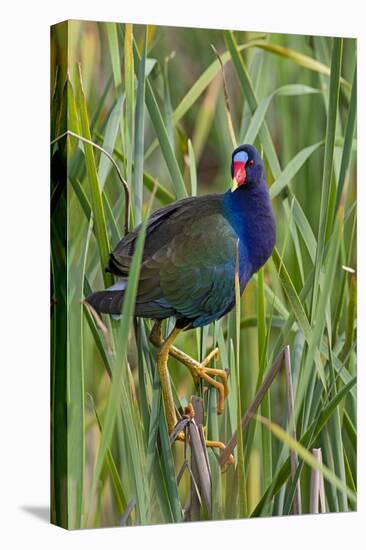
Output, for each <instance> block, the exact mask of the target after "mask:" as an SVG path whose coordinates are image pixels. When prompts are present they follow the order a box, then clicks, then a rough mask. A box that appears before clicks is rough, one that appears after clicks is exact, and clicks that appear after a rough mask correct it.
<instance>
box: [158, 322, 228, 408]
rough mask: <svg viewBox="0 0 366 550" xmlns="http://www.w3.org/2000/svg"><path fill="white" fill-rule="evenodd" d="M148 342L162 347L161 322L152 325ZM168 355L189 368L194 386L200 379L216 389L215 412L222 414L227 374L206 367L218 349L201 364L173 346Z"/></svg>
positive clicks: (226, 393) (225, 395)
mask: <svg viewBox="0 0 366 550" xmlns="http://www.w3.org/2000/svg"><path fill="white" fill-rule="evenodd" d="M150 341H151V342H152V343H153V344H154V345H155V346H156V347H161V346H162V345H163V342H164V340H163V337H162V335H161V321H156V323H155V324H154V326H153V329H152V331H151V334H150ZM168 353H169V355H170V356H171V357H174V358H175V359H178V361H180V362H181V363H183V365H185V366H186V367H188V368H189V370H190V372H191V375H192V377H193V380H194V382H195V384H197V383H198V381H199V379H200V378H202V379H203V380H205V381H206V382H207V383H208V384H210V385H211V386H214V387H215V388H216V389H217V391H218V402H217V412H218V414H222V413H223V412H224V401H225V398H226V397H227V395H228V393H229V386H228V382H227V374H226V372H225V371H223V370H221V369H213V368H210V367H208V366H207V365H208V364H209V363H210V361H211V360H212V359H214V358H216V357H218V355H219V350H218V348H215V349H213V350H212V351H211V352H210V353H209V354H208V355H207V357H205V358H204V360H203V361H202V362H201V363H199V362H198V361H196V360H195V359H193V358H192V357H190V356H189V355H187V354H186V353H184V352H183V351H181V350H180V349H178V348H176V347H175V346H173V345H171V346H170V348H169V351H168ZM213 376H217V377H219V378H220V379H221V382H218V381H217V380H215V379H214V378H213Z"/></svg>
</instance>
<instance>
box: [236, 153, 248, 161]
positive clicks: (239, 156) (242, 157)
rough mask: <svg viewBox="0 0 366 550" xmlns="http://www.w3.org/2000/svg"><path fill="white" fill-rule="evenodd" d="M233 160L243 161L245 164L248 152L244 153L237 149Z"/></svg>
mask: <svg viewBox="0 0 366 550" xmlns="http://www.w3.org/2000/svg"><path fill="white" fill-rule="evenodd" d="M234 161H235V162H244V163H245V164H246V163H247V161H248V153H246V152H245V151H238V152H237V153H236V155H235V156H234Z"/></svg>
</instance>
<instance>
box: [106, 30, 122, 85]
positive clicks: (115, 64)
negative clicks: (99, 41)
mask: <svg viewBox="0 0 366 550" xmlns="http://www.w3.org/2000/svg"><path fill="white" fill-rule="evenodd" d="M106 30H107V37H108V45H109V53H110V56H111V62H112V71H113V79H114V86H115V88H116V89H118V88H120V86H121V84H122V77H121V59H120V55H119V47H118V34H117V25H116V23H107V24H106Z"/></svg>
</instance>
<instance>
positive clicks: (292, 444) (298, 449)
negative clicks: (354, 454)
mask: <svg viewBox="0 0 366 550" xmlns="http://www.w3.org/2000/svg"><path fill="white" fill-rule="evenodd" d="M258 420H259V421H260V422H262V424H263V425H264V426H266V428H268V429H269V430H270V431H271V432H272V433H273V434H274V435H275V436H276V437H277V438H278V439H279V440H280V441H282V442H283V443H285V444H286V445H287V446H288V447H289V448H290V449H292V450H293V451H294V452H295V453H296V454H298V455H299V456H300V457H301V458H302V459H303V460H304V461H305V462H306V463H307V464H308V465H309V466H310V467H311V468H314V470H317V471H318V472H320V473H321V474H322V475H323V476H324V477H325V478H326V479H327V480H328V481H329V482H330V483H331V484H333V485H334V486H335V487H337V489H339V490H341V491H343V489H344V484H343V482H342V480H341V479H339V478H338V477H337V476H336V475H335V474H334V472H332V470H330V469H329V468H327V467H326V466H325V465H324V464H322V463H321V462H319V461H318V460H317V459H316V458H315V457H314V456H313V455H312V454H311V452H309V451H308V450H307V449H305V447H303V446H302V445H301V443H299V442H298V441H296V440H295V439H293V438H292V437H291V436H290V435H289V434H288V433H286V432H285V430H283V428H281V426H278V424H275V423H274V422H271V421H269V420H268V419H267V418H263V417H258ZM345 491H346V492H347V497H348V498H349V499H350V500H351V501H352V502H356V496H355V494H354V492H353V491H351V489H349V488H348V487H346V488H345Z"/></svg>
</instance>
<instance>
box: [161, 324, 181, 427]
mask: <svg viewBox="0 0 366 550" xmlns="http://www.w3.org/2000/svg"><path fill="white" fill-rule="evenodd" d="M179 332H180V330H179V329H177V328H174V329H173V330H172V332H171V333H170V334H169V336H168V338H167V339H166V340H165V342H163V344H162V345H161V347H160V349H159V353H158V361H157V367H158V372H159V378H160V384H161V391H162V393H163V401H164V406H165V414H166V420H167V424H168V431H169V433H171V432H172V431H173V430H174V427H175V425H176V423H177V415H176V412H175V406H174V399H173V393H172V386H171V384H170V378H169V371H168V357H169V349H170V347H171V345H172V343H173V342H174V340H175V339H176V337H177V336H178V334H179Z"/></svg>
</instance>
